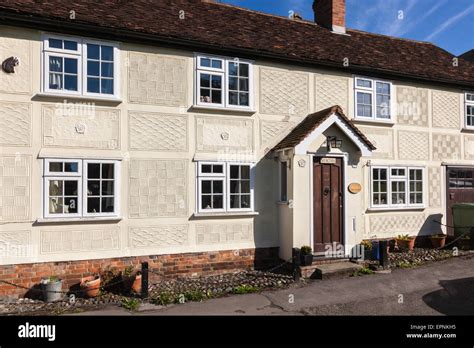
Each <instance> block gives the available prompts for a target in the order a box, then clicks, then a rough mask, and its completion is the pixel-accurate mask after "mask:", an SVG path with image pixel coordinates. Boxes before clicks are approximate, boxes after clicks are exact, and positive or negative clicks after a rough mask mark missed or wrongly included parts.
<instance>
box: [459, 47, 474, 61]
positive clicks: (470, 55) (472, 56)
mask: <svg viewBox="0 0 474 348" xmlns="http://www.w3.org/2000/svg"><path fill="white" fill-rule="evenodd" d="M459 58H462V59H466V60H470V61H471V62H474V48H473V49H472V50H470V51H467V52H464V53H463V54H461V55H460V56H459Z"/></svg>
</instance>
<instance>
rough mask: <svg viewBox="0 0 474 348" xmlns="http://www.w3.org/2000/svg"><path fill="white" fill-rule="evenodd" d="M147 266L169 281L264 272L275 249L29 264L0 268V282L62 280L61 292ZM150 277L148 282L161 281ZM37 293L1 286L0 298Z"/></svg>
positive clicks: (275, 256) (27, 284) (31, 283)
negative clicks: (111, 272)
mask: <svg viewBox="0 0 474 348" xmlns="http://www.w3.org/2000/svg"><path fill="white" fill-rule="evenodd" d="M145 261H146V262H148V263H149V268H150V269H151V270H153V272H158V273H159V274H160V275H163V276H165V277H170V278H177V277H182V276H183V277H187V276H189V277H192V276H198V275H211V274H220V273H226V272H232V271H235V270H240V269H266V268H269V267H271V266H273V265H275V264H276V263H277V262H278V248H259V249H238V250H223V251H211V252H200V253H185V254H170V255H150V256H136V257H119V258H110V259H95V260H84V261H63V262H44V263H29V264H20V265H6V266H0V280H3V281H7V282H10V283H14V284H17V285H20V286H22V287H27V288H33V287H35V286H37V285H38V283H39V282H40V280H41V278H42V277H49V276H51V275H56V276H58V277H59V278H61V279H63V290H64V291H67V290H69V289H70V287H71V286H74V285H77V284H78V283H79V282H80V280H81V278H82V277H85V276H89V275H93V274H96V273H100V272H101V271H103V270H105V269H106V268H107V267H114V268H116V269H117V270H124V269H125V268H126V267H128V266H134V267H135V269H137V270H139V269H140V265H141V263H142V262H145ZM160 278H161V277H160V276H159V275H155V274H154V273H150V282H156V281H159V280H160ZM34 293H36V294H37V293H38V291H33V292H28V290H25V289H23V288H19V287H14V286H12V285H8V284H5V283H1V282H0V297H23V296H25V295H26V296H28V297H29V296H30V295H31V296H33V297H34Z"/></svg>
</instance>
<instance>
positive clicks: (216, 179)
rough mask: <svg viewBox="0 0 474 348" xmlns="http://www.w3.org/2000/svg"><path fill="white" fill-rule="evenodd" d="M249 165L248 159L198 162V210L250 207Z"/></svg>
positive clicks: (232, 210)
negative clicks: (240, 161) (246, 161)
mask: <svg viewBox="0 0 474 348" xmlns="http://www.w3.org/2000/svg"><path fill="white" fill-rule="evenodd" d="M252 168H253V166H252V165H251V164H249V163H225V162H199V163H198V178H197V179H198V180H197V188H198V190H197V199H198V202H197V211H198V212H200V213H218V212H236V211H253V176H252V175H251V172H252Z"/></svg>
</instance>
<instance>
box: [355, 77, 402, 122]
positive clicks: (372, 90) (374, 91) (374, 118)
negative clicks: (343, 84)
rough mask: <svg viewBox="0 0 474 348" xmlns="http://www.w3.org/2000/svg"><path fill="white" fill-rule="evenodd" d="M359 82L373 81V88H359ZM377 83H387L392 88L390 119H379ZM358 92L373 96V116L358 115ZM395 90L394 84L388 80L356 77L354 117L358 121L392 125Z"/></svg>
mask: <svg viewBox="0 0 474 348" xmlns="http://www.w3.org/2000/svg"><path fill="white" fill-rule="evenodd" d="M358 80H367V81H371V83H372V87H371V88H368V87H358V86H357V81H358ZM377 83H386V84H388V85H389V86H390V105H389V106H388V107H389V111H390V117H389V118H381V117H377ZM357 92H362V93H368V94H370V95H371V101H372V116H371V117H367V116H360V115H358V113H357ZM393 103H394V90H393V83H392V82H391V81H387V80H381V79H374V78H370V77H365V76H354V117H355V119H356V120H359V121H364V120H365V121H375V122H388V123H392V122H393V120H394V107H393Z"/></svg>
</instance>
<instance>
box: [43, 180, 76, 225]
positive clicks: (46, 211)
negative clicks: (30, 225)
mask: <svg viewBox="0 0 474 348" xmlns="http://www.w3.org/2000/svg"><path fill="white" fill-rule="evenodd" d="M52 180H59V181H76V182H77V213H75V214H65V213H62V214H53V213H50V212H49V198H50V196H49V182H50V181H52ZM63 190H64V188H63ZM61 196H63V197H64V195H61ZM82 206H83V205H82V178H81V177H80V176H70V175H63V176H61V175H55V176H44V177H43V216H44V217H45V218H48V219H54V218H78V217H81V216H82Z"/></svg>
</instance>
